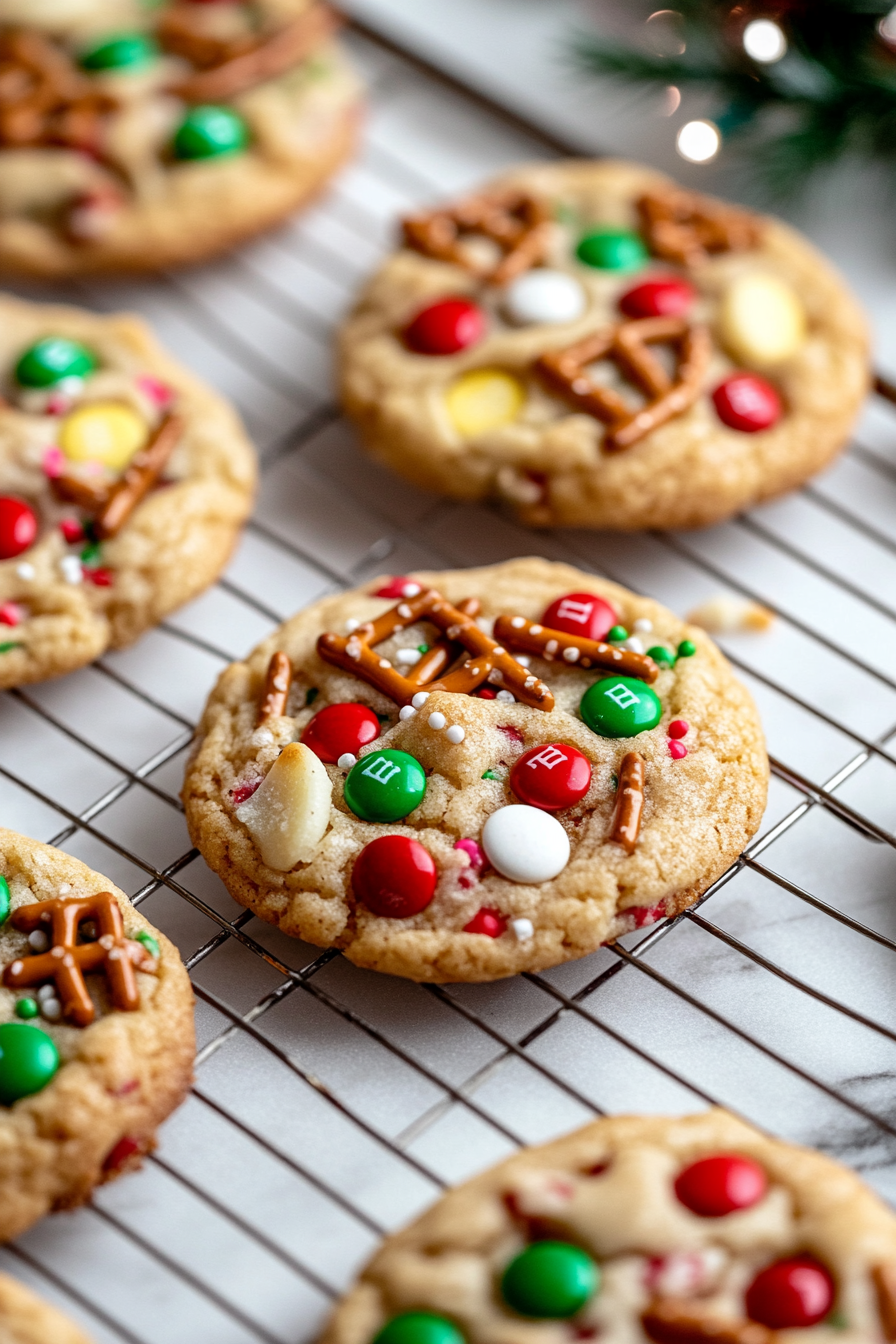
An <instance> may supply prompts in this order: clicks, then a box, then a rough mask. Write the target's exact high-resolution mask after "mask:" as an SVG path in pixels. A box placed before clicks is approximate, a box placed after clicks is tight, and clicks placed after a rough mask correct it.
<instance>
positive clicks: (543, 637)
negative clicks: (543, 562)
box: [494, 616, 660, 685]
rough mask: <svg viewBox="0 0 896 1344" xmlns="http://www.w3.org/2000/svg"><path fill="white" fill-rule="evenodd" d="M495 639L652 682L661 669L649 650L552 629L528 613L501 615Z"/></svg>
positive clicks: (550, 658) (578, 664) (574, 664)
mask: <svg viewBox="0 0 896 1344" xmlns="http://www.w3.org/2000/svg"><path fill="white" fill-rule="evenodd" d="M494 632H495V639H497V640H498V641H499V642H500V643H501V644H503V645H505V646H506V647H507V648H508V649H515V650H516V651H517V652H518V653H535V654H537V655H538V657H539V658H545V659H547V661H548V662H549V663H550V662H553V661H554V660H555V659H556V660H557V661H558V662H563V663H569V664H570V665H571V666H572V667H585V668H590V667H601V668H604V669H605V670H606V671H607V672H621V673H622V674H623V675H624V676H627V677H639V678H640V679H641V681H646V682H647V683H648V685H650V684H652V683H653V682H654V681H656V679H657V677H658V676H659V673H660V670H659V668H658V667H657V665H656V663H655V662H654V661H653V659H652V658H648V656H647V654H646V653H633V652H632V651H631V650H630V649H617V648H616V647H615V646H614V645H613V644H604V643H603V642H602V641H601V640H599V639H585V638H584V636H582V635H569V634H566V632H565V631H563V630H551V629H549V628H548V627H547V626H545V625H537V624H536V623H535V622H534V621H527V620H526V618H525V617H524V616H499V617H498V618H497V620H496V621H495V626H494Z"/></svg>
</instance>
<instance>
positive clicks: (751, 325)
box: [719, 273, 806, 368]
mask: <svg viewBox="0 0 896 1344" xmlns="http://www.w3.org/2000/svg"><path fill="white" fill-rule="evenodd" d="M719 327H720V333H721V337H722V341H723V343H724V345H725V347H726V348H727V350H728V352H729V354H731V355H733V356H734V358H735V359H737V360H738V361H740V362H741V363H744V364H749V365H752V366H753V367H754V368H763V367H765V366H766V365H771V364H780V363H782V362H783V361H784V360H785V359H790V357H791V355H795V354H796V352H797V351H798V350H799V348H800V347H801V345H802V344H803V342H804V341H805V339H806V311H805V309H804V308H803V305H802V303H801V302H800V299H799V297H798V296H797V295H796V294H795V293H794V291H793V290H792V289H791V288H790V286H789V285H788V284H786V283H785V282H784V281H783V280H779V279H778V278H777V276H774V275H763V274H759V273H755V274H752V275H742V276H741V277H740V279H738V280H735V281H734V283H733V284H732V285H730V286H729V288H728V289H727V291H726V293H725V296H724V298H723V299H722V306H721V309H720V312H719Z"/></svg>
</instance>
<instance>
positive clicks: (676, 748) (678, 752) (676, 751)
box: [669, 740, 688, 761]
mask: <svg viewBox="0 0 896 1344" xmlns="http://www.w3.org/2000/svg"><path fill="white" fill-rule="evenodd" d="M687 754H688V749H687V747H686V746H685V744H684V743H683V742H676V741H674V740H673V741H670V742H669V755H670V756H671V757H672V759H673V761H683V760H684V758H685V756H687Z"/></svg>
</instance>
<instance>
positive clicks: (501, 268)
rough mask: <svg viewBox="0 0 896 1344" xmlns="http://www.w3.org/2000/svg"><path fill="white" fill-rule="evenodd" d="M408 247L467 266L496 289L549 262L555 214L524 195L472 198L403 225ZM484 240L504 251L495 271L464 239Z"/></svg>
mask: <svg viewBox="0 0 896 1344" xmlns="http://www.w3.org/2000/svg"><path fill="white" fill-rule="evenodd" d="M402 228H403V231H404V241H405V243H406V245H407V246H408V247H412V248H414V250H415V251H417V252H422V253H423V255H424V256H426V257H432V258H434V259H435V260H436V261H448V262H452V263H453V264H454V265H455V266H462V267H463V268H464V270H466V271H471V272H472V273H473V274H474V275H478V276H479V277H480V278H481V279H483V280H486V281H487V282H488V283H489V284H492V285H506V284H507V283H508V282H509V281H510V280H514V279H515V278H516V277H517V276H518V275H522V274H523V272H524V271H528V270H529V269H530V268H531V267H533V266H536V265H538V263H539V262H541V261H544V259H545V255H546V253H547V248H548V244H549V242H550V236H551V234H550V230H551V224H550V214H549V212H548V207H547V205H546V204H545V202H544V201H542V200H540V199H539V198H538V197H536V196H530V195H528V194H527V193H526V192H522V191H515V190H511V191H505V192H501V193H500V194H498V195H494V196H470V197H468V198H467V199H466V200H464V201H460V202H459V203H458V204H457V205H454V206H448V207H446V208H444V209H442V210H432V211H430V212H429V213H428V214H425V215H411V216H409V217H408V218H407V219H405V220H404V221H403V223H402ZM470 234H480V235H481V236H482V237H485V238H488V239H490V241H491V242H493V243H496V244H497V246H498V247H499V248H500V250H501V253H502V256H501V258H500V260H499V261H498V262H497V263H496V264H495V265H494V266H487V265H479V264H478V263H477V262H476V261H475V260H474V259H473V258H472V257H471V256H470V255H469V253H468V252H467V251H466V249H465V248H464V247H463V246H462V242H461V240H462V238H464V237H465V236H468V235H470Z"/></svg>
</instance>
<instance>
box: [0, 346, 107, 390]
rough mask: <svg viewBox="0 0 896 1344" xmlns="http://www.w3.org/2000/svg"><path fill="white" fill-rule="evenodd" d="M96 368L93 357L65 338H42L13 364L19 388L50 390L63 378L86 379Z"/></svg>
mask: <svg viewBox="0 0 896 1344" xmlns="http://www.w3.org/2000/svg"><path fill="white" fill-rule="evenodd" d="M95 368H96V355H95V354H94V353H93V351H92V350H88V349H87V346H86V345H81V343H80V341H70V340H69V339H68V337H67V336H45V337H44V338H43V340H42V341H37V342H36V344H34V345H32V346H29V347H28V349H27V350H26V351H25V353H24V354H23V355H22V356H21V357H20V358H19V362H18V364H17V365H16V374H15V376H16V382H17V383H19V384H20V386H21V387H52V386H53V384H54V383H58V382H59V381H60V380H61V379H63V378H86V377H87V375H88V374H89V373H93V371H94V369H95Z"/></svg>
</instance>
